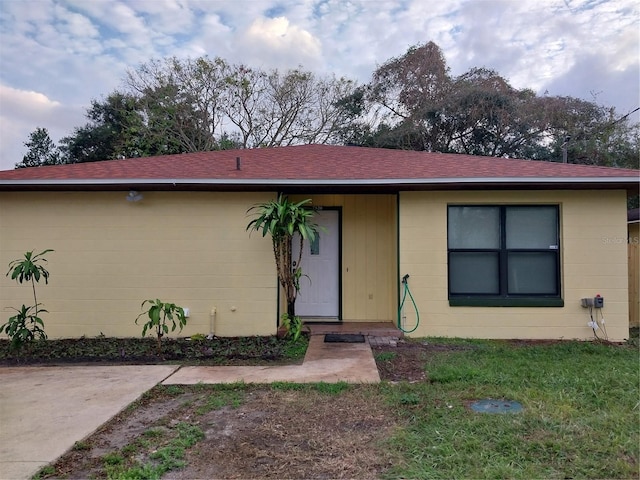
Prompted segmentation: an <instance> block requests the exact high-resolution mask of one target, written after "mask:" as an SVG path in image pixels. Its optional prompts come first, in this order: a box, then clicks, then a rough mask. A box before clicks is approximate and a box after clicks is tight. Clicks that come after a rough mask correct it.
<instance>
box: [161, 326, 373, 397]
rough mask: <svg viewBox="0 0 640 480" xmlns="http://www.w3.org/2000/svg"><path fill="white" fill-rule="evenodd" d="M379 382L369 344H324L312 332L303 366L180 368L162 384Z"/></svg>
mask: <svg viewBox="0 0 640 480" xmlns="http://www.w3.org/2000/svg"><path fill="white" fill-rule="evenodd" d="M379 381H380V376H379V374H378V368H377V367H376V362H375V360H374V359H373V354H372V353H371V347H370V346H369V344H368V343H325V342H324V335H312V336H311V340H310V342H309V347H308V348H307V353H306V355H305V357H304V362H303V363H302V365H284V366H278V367H182V368H181V369H180V370H178V371H177V372H176V373H174V374H173V375H171V376H170V377H169V378H167V379H166V380H165V381H163V382H162V384H163V385H190V384H194V383H234V382H244V383H272V382H293V383H313V382H327V383H335V382H350V383H377V382H379Z"/></svg>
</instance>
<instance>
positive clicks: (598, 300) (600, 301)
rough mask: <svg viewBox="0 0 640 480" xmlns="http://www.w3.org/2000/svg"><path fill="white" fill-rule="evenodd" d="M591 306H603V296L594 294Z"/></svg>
mask: <svg viewBox="0 0 640 480" xmlns="http://www.w3.org/2000/svg"><path fill="white" fill-rule="evenodd" d="M593 308H604V297H601V296H600V295H596V297H594V299H593Z"/></svg>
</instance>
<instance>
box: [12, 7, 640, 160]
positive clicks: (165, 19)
mask: <svg viewBox="0 0 640 480" xmlns="http://www.w3.org/2000/svg"><path fill="white" fill-rule="evenodd" d="M639 23H640V3H639V2H638V1H637V0H299V1H295V0H0V170H4V169H10V168H13V166H14V164H15V163H17V162H20V161H21V160H22V156H23V155H24V154H25V153H26V150H27V149H26V147H24V142H25V141H26V140H27V139H28V136H29V133H30V132H32V131H33V130H34V129H35V128H36V127H45V128H47V129H48V130H49V132H50V134H51V137H52V138H53V140H54V141H57V140H59V138H60V137H62V136H65V135H68V134H70V133H71V132H72V131H73V127H75V126H80V125H82V124H84V123H85V118H84V114H85V112H86V108H87V106H88V105H89V103H90V101H91V100H92V99H101V98H102V97H103V96H106V95H107V94H108V93H109V92H111V91H113V90H114V89H116V88H118V87H120V86H121V81H122V79H123V78H124V74H125V72H126V70H127V69H128V68H135V67H136V66H137V65H139V64H140V63H142V62H146V61H148V60H150V59H152V58H162V57H167V56H178V57H185V58H186V57H191V58H195V57H198V56H201V55H208V56H209V57H212V58H213V57H216V56H219V57H222V58H224V59H226V60H228V61H229V62H232V63H245V64H249V65H253V66H259V67H263V68H266V69H269V68H275V67H277V68H280V69H286V68H295V67H297V66H299V65H302V66H303V67H304V68H306V69H308V70H312V71H316V72H318V73H322V74H324V73H335V74H336V75H338V76H347V77H350V78H353V79H356V80H358V81H360V82H366V81H367V80H369V78H370V75H371V73H372V72H373V70H374V69H375V68H376V65H379V64H382V63H384V62H385V61H386V60H388V59H390V58H392V57H396V56H400V55H402V54H403V53H404V52H406V50H407V49H408V48H409V47H410V46H412V45H415V44H421V43H425V42H427V41H430V40H432V41H434V42H435V43H437V44H438V45H439V46H440V47H441V48H442V50H443V51H444V54H445V57H446V60H447V63H448V65H449V67H450V68H451V73H452V74H453V75H459V74H461V73H463V72H465V71H466V70H468V69H469V68H470V67H487V68H492V69H495V70H497V71H498V72H499V73H500V74H501V75H503V76H504V77H506V78H507V79H509V80H510V82H511V84H512V85H513V86H515V87H517V88H524V87H528V88H532V89H534V90H535V91H537V92H538V93H540V94H542V93H544V92H545V91H548V93H549V94H551V95H571V96H576V97H580V98H584V99H587V100H593V99H594V98H595V99H596V101H597V102H598V103H601V104H604V105H607V106H614V107H616V109H617V110H618V112H619V113H620V114H625V113H627V112H629V111H631V110H633V109H635V108H636V107H638V106H640V100H639V96H640V93H639V89H640V86H639V81H640V80H639V79H640V67H639V65H640V51H639V44H640V28H639Z"/></svg>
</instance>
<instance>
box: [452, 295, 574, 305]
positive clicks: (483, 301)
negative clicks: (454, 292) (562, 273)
mask: <svg viewBox="0 0 640 480" xmlns="http://www.w3.org/2000/svg"><path fill="white" fill-rule="evenodd" d="M449 306H450V307H564V300H563V299H562V298H548V297H526V298H495V297H494V298H487V297H456V298H449Z"/></svg>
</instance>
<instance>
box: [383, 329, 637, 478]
mask: <svg viewBox="0 0 640 480" xmlns="http://www.w3.org/2000/svg"><path fill="white" fill-rule="evenodd" d="M429 341H430V342H433V340H429ZM465 344H466V346H468V347H469V348H468V349H459V350H452V351H445V352H434V353H430V354H429V357H428V360H427V362H426V364H425V369H426V372H427V376H428V379H429V380H430V381H429V382H426V383H414V384H407V383H401V384H397V385H391V384H382V385H381V386H380V388H381V391H382V392H383V393H384V394H385V395H386V396H387V401H388V403H389V404H390V406H391V407H392V408H393V409H394V411H395V412H396V414H397V415H399V416H400V418H402V419H404V420H405V421H406V424H407V427H406V428H402V429H400V430H399V431H398V432H397V434H396V435H395V436H394V437H393V439H391V440H390V442H389V445H388V448H393V449H395V450H396V451H398V452H401V455H402V457H403V461H401V462H399V463H397V464H396V465H394V467H393V468H392V469H391V470H390V471H389V472H388V473H387V475H386V476H387V478H474V479H475V478H524V479H529V478H624V479H626V478H637V477H638V457H639V447H638V445H639V444H640V438H639V437H640V435H639V432H640V422H639V414H640V411H639V408H640V406H639V405H638V400H639V398H640V385H639V376H638V370H639V369H638V350H637V348H634V347H631V346H612V345H604V344H594V343H579V342H566V343H561V344H554V345H535V346H531V345H527V346H512V345H509V344H508V343H506V342H499V341H495V342H486V341H485V342H460V341H458V342H456V345H459V346H465ZM482 398H496V399H509V400H516V401H518V402H520V403H522V404H523V407H524V411H523V412H522V413H518V414H504V415H490V414H480V413H475V412H473V411H471V410H470V409H469V408H468V404H469V403H470V402H472V401H473V400H477V399H482Z"/></svg>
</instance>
